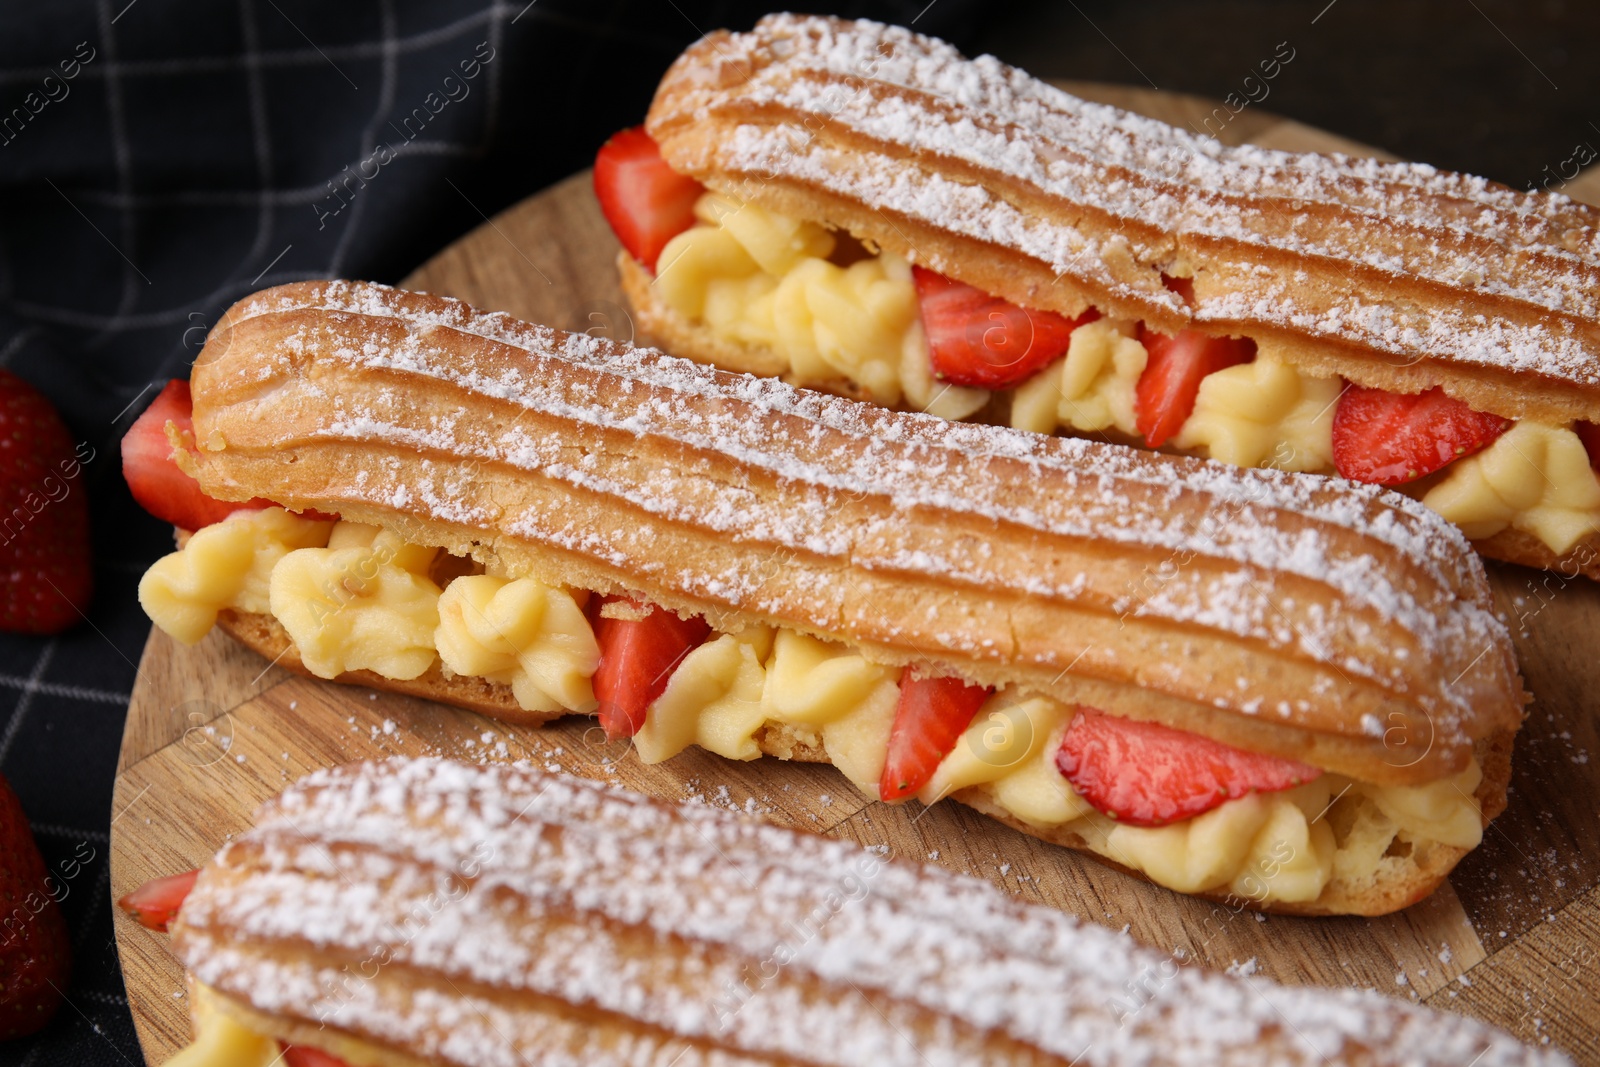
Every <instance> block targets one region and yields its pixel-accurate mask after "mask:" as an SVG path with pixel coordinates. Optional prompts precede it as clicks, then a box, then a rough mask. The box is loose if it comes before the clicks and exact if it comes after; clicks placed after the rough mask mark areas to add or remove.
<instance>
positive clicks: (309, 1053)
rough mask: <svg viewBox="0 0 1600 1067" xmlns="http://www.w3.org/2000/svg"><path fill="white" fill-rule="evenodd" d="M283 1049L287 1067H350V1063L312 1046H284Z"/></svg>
mask: <svg viewBox="0 0 1600 1067" xmlns="http://www.w3.org/2000/svg"><path fill="white" fill-rule="evenodd" d="M282 1048H283V1062H284V1063H285V1064H286V1065H287V1067H350V1063H349V1061H347V1060H341V1059H340V1058H339V1057H338V1056H335V1055H334V1054H333V1053H331V1052H324V1051H322V1050H321V1049H319V1048H312V1047H311V1046H310V1045H283V1046H282Z"/></svg>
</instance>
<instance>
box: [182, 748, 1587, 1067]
mask: <svg viewBox="0 0 1600 1067" xmlns="http://www.w3.org/2000/svg"><path fill="white" fill-rule="evenodd" d="M172 944H173V947H174V950H175V951H176V953H177V955H178V958H179V959H180V960H181V962H182V963H183V965H184V967H185V968H186V970H187V972H188V974H189V975H190V978H191V981H192V982H193V983H194V987H195V988H196V991H197V993H198V994H199V995H200V996H201V997H202V999H203V1001H204V1003H205V1005H207V1006H209V1007H210V1008H212V1009H215V1010H218V1011H220V1012H222V1013H224V1014H227V1015H230V1016H232V1017H233V1018H235V1019H236V1020H238V1021H240V1022H242V1023H243V1024H244V1025H245V1026H246V1027H248V1028H249V1029H251V1030H253V1031H255V1032H257V1033H263V1034H267V1035H271V1036H273V1037H276V1038H279V1039H287V1040H290V1041H294V1042H304V1043H306V1044H308V1045H310V1046H312V1047H314V1048H320V1049H325V1050H328V1051H330V1052H333V1053H335V1054H337V1055H340V1056H344V1057H347V1058H348V1059H349V1061H350V1062H351V1063H352V1064H353V1065H355V1067H365V1065H366V1064H368V1063H371V1062H373V1060H374V1059H376V1058H377V1056H375V1055H374V1053H382V1052H385V1051H387V1050H396V1051H398V1052H400V1053H401V1054H403V1055H405V1056H408V1057H413V1059H411V1060H407V1061H405V1062H406V1064H407V1067H410V1065H411V1064H412V1063H415V1062H417V1061H421V1062H432V1063H438V1064H450V1065H458V1067H521V1065H524V1064H528V1063H561V1064H586V1065H592V1067H659V1065H661V1064H668V1063H670V1064H676V1065H678V1067H800V1065H801V1064H805V1065H808V1067H845V1065H847V1064H850V1065H854V1064H864V1063H871V1064H874V1065H876V1067H929V1065H930V1064H938V1065H939V1067H953V1065H958V1064H972V1063H984V1064H1008V1065H1015V1067H1069V1065H1070V1064H1077V1063H1083V1062H1085V1059H1086V1057H1085V1052H1086V1051H1090V1050H1092V1054H1093V1057H1094V1058H1093V1062H1095V1063H1101V1064H1122V1063H1139V1064H1147V1065H1149V1067H1176V1065H1178V1064H1193V1063H1217V1064H1230V1065H1232V1067H1255V1065H1258V1064H1259V1065H1263V1067H1264V1065H1267V1064H1271V1065H1274V1067H1322V1065H1323V1064H1326V1063H1328V1062H1338V1063H1341V1064H1351V1065H1352V1067H1389V1065H1396V1067H1398V1065H1399V1064H1408V1065H1413V1067H1447V1065H1448V1067H1459V1065H1460V1064H1463V1063H1467V1062H1473V1063H1477V1064H1479V1065H1480V1067H1506V1065H1512V1064H1533V1063H1543V1062H1551V1063H1554V1062H1559V1058H1557V1057H1547V1056H1543V1055H1542V1054H1539V1053H1535V1052H1531V1051H1530V1050H1527V1049H1524V1048H1522V1047H1521V1046H1519V1045H1518V1044H1517V1043H1516V1042H1515V1041H1513V1040H1512V1039H1510V1038H1509V1037H1507V1036H1505V1035H1502V1034H1499V1033H1497V1032H1495V1031H1492V1030H1490V1029H1488V1028H1487V1027H1484V1026H1483V1025H1482V1024H1480V1023H1477V1022H1474V1021H1471V1020H1468V1019H1464V1018H1460V1017H1457V1016H1450V1015H1445V1014H1438V1013H1433V1012H1429V1011H1427V1010H1426V1009H1423V1008H1421V1007H1419V1006H1415V1005H1412V1004H1408V1003H1405V1002H1403V1001H1398V1000H1395V999H1392V998H1387V997H1383V996H1380V995H1378V994H1376V993H1373V992H1355V991H1351V990H1328V989H1311V988H1286V987H1280V986H1276V985H1275V984H1273V983H1272V982H1271V981H1270V980H1268V979H1262V978H1259V977H1257V978H1246V977H1243V976H1239V975H1225V974H1217V973H1208V972H1205V971H1202V970H1200V969H1198V968H1190V967H1180V966H1178V965H1177V964H1175V963H1174V962H1173V960H1172V959H1171V958H1170V957H1169V956H1167V955H1165V954H1163V953H1160V952H1157V951H1155V950H1153V949H1148V948H1142V947H1140V946H1138V945H1136V944H1135V943H1134V942H1133V941H1132V940H1131V939H1129V938H1127V937H1126V936H1125V935H1122V934H1116V933H1113V932H1111V931H1110V930H1106V929H1104V928H1102V927H1099V926H1095V925H1091V924H1086V923H1081V922H1079V921H1078V920H1076V919H1074V918H1072V917H1070V916H1067V915H1064V914H1062V913H1060V912H1058V911H1055V910H1053V909H1050V908H1045V907H1040V906H1037V905H1027V904H1023V903H1021V902H1019V901H1018V900H1016V899H1015V898H1013V897H1012V896H1011V895H1010V894H1008V893H1005V892H1003V891H1002V890H1000V889H998V888H997V887H994V886H992V885H989V884H986V883H984V882H981V881H979V880H977V879H972V878H965V877H962V876H959V875H956V874H954V873H953V872H950V871H947V870H944V869H941V868H938V867H931V866H926V865H921V864H911V863H904V862H900V861H893V860H888V861H886V860H884V859H882V858H880V857H879V856H877V855H875V854H874V853H872V852H868V851H864V850H862V849H861V848H860V847H859V846H857V845H855V844H854V843H851V842H846V841H838V840H829V839H827V838H823V837H818V836H815V835H810V834H804V833H800V832H797V831H795V830H790V829H784V828H781V827H777V826H772V825H770V824H764V823H762V822H760V821H759V820H752V819H749V818H743V817H740V816H738V815H736V814H734V813H731V812H726V811H722V810H718V809H715V808H708V807H706V806H705V805H695V804H684V805H679V806H672V805H668V804H665V803H663V802H662V801H659V800H652V799H650V798H647V797H642V796H639V795H637V794H630V793H626V792H623V791H621V790H617V789H614V788H611V787H608V786H606V785H603V784H601V783H597V782H590V781H584V780H581V779H574V778H570V777H566V776H562V775H551V774H547V773H544V772H541V771H538V770H536V769H534V768H531V767H514V766H509V765H505V764H491V765H483V766H480V765H471V764H464V763H456V762H452V761H445V760H386V761H383V762H378V763H365V764H352V765H347V766H344V767H339V768H334V769H331V770H328V771H321V772H317V773H315V774H313V775H311V776H309V777H307V778H305V779H302V780H301V781H300V782H298V783H296V784H295V785H294V786H291V787H290V788H289V789H288V790H286V791H285V792H284V794H282V795H281V796H280V797H278V798H277V799H275V800H273V801H269V802H268V803H267V804H266V805H264V806H263V807H262V809H261V810H260V811H259V812H258V813H257V816H256V824H255V826H254V827H253V828H252V829H250V830H248V831H246V832H245V833H243V834H241V835H239V836H238V837H237V838H235V839H233V840H232V841H230V843H229V844H228V845H227V846H226V847H224V848H223V849H222V851H221V852H219V853H218V855H217V856H216V858H215V859H213V860H212V861H211V862H210V863H208V864H207V865H206V866H205V868H204V869H203V870H202V871H201V872H200V876H199V878H198V880H197V881H196V883H195V886H194V888H193V890H192V891H191V892H190V894H189V896H188V898H187V899H186V900H185V902H184V905H183V908H182V909H181V911H180V912H179V914H178V916H177V919H176V921H175V922H174V924H173V927H172ZM1138 991H1143V993H1144V994H1145V995H1141V994H1140V992H1138ZM1124 993H1131V994H1132V995H1131V997H1129V996H1124V995H1123V994H1124ZM1313 1037H1314V1043H1313V1040H1312V1038H1313Z"/></svg>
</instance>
